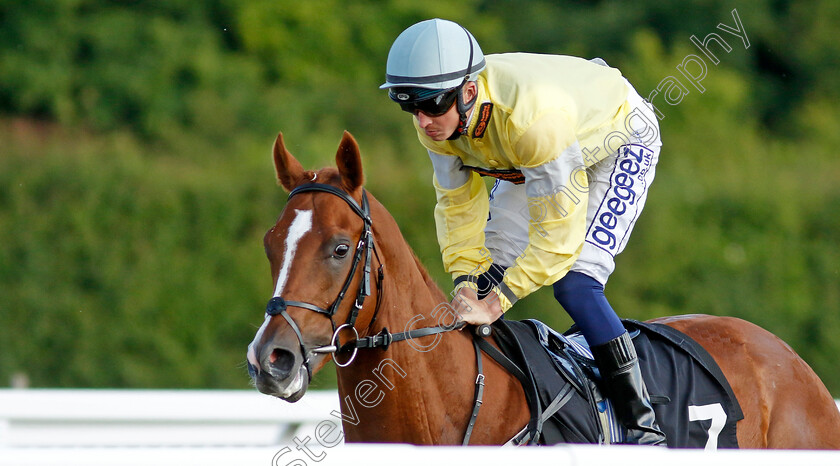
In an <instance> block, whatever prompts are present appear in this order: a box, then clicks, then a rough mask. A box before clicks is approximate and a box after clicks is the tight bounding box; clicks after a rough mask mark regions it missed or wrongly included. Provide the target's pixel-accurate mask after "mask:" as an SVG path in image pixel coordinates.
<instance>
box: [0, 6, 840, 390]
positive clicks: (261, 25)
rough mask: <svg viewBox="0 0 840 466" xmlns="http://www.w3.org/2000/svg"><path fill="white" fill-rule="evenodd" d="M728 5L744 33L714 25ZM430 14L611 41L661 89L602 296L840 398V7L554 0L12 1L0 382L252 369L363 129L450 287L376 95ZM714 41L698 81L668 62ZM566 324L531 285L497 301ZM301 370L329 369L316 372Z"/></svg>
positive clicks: (419, 189)
mask: <svg viewBox="0 0 840 466" xmlns="http://www.w3.org/2000/svg"><path fill="white" fill-rule="evenodd" d="M733 10H735V11H736V13H737V15H738V17H739V18H740V20H741V21H742V24H743V30H744V32H745V33H746V36H747V40H748V41H749V47H746V46H745V44H744V42H743V41H742V40H741V39H739V38H738V37H736V36H735V35H732V34H730V33H727V32H725V31H723V30H721V29H718V28H717V26H718V25H719V24H721V23H722V24H724V25H728V26H730V27H735V21H734V19H733V13H732V12H733ZM431 17H445V18H448V19H452V20H455V21H458V22H460V23H462V24H464V25H465V26H466V27H468V28H469V29H470V30H471V31H472V32H473V33H474V34H475V35H476V36H477V38H478V40H479V41H480V43H481V44H482V47H483V49H484V51H485V53H495V52H506V51H531V52H542V53H559V54H569V55H578V56H583V57H594V56H599V57H602V58H604V59H605V60H606V61H607V62H609V63H610V64H611V65H612V66H616V67H618V68H620V69H621V70H622V72H623V73H624V74H625V76H627V77H628V79H630V81H631V82H633V83H634V85H635V87H636V88H637V89H638V90H639V91H640V92H641V93H642V94H643V95H648V94H649V93H650V92H651V91H653V90H654V89H655V88H656V87H657V85H659V84H660V83H661V82H662V81H663V80H664V79H666V78H667V77H669V76H670V77H673V78H676V79H679V80H680V81H681V82H682V83H683V84H684V85H685V86H686V89H688V90H689V94H688V95H686V96H685V97H684V98H683V99H682V101H681V102H680V103H679V104H676V105H669V104H668V103H666V102H665V101H664V99H663V96H662V95H660V96H659V97H657V98H656V99H658V100H655V102H654V103H656V104H657V107H658V108H659V109H660V111H662V113H663V117H664V118H663V119H662V121H661V126H662V131H663V138H662V139H663V142H664V146H663V151H662V154H661V159H660V164H659V167H658V169H657V176H656V181H655V183H654V184H653V186H652V190H651V191H650V197H649V200H648V205H647V207H646V210H645V215H643V216H642V218H641V220H640V222H639V224H638V226H637V228H636V231H635V233H634V235H633V240H632V241H631V242H630V244H629V247H628V248H627V250H626V251H625V253H624V254H622V255H621V256H619V259H618V261H617V262H618V267H617V271H616V272H615V274H614V275H613V276H612V278H611V280H610V283H609V285H608V287H607V294H608V296H609V298H610V300H611V302H612V304H613V305H614V307H615V308H616V310H617V311H618V312H619V314H621V315H622V316H625V317H630V318H636V319H646V318H652V317H657V316H664V315H672V314H684V313H709V314H716V315H731V316H738V317H742V318H745V319H748V320H750V321H753V322H755V323H757V324H759V325H762V326H763V327H765V328H767V329H769V330H770V331H772V332H774V333H776V334H777V335H779V336H780V337H781V338H783V339H784V340H785V341H787V342H788V343H789V344H790V345H791V346H792V347H793V348H794V349H795V350H796V351H797V352H799V354H800V355H802V356H803V357H804V358H805V360H806V361H808V362H809V364H811V365H812V367H814V369H815V370H816V371H817V373H818V374H819V375H820V376H821V377H822V378H823V380H824V381H825V382H826V384H827V385H828V386H829V388H830V389H831V391H832V392H833V393H834V395H835V396H840V373H838V363H837V360H836V355H837V354H840V335H838V334H840V244H838V242H839V241H838V240H840V217H838V207H839V206H840V183H838V180H840V160H839V159H838V158H837V156H836V148H837V147H838V146H840V131H838V128H840V112H838V110H837V106H836V103H837V102H838V97H840V95H838V94H840V88H838V86H837V83H838V82H840V41H838V40H836V37H835V35H836V34H835V32H836V30H837V26H838V25H840V3H838V2H835V1H831V0H823V1H812V2H794V1H766V0H765V1H760V0H758V1H744V0H728V1H702V2H701V1H695V2H676V1H667V2H662V1H658V0H657V1H654V0H642V1H635V2H623V1H617V0H615V1H577V2H571V1H557V0H530V1H527V2H525V1H521V2H516V1H510V0H495V1H494V0H485V1H479V0H468V1H452V0H446V1H443V0H430V1H426V2H416V1H407V0H388V1H373V0H360V1H354V2H339V1H335V0H310V1H306V2H298V1H285V0H257V1H234V0H207V1H188V0H169V1H165V2H163V1H153V0H122V1H118V0H111V1H106V0H29V1H27V2H21V1H17V0H0V154H2V155H0V386H2V385H8V384H10V383H11V380H12V378H15V377H17V378H21V377H25V378H28V380H29V383H30V385H31V386H35V387H148V388H152V387H183V388H187V387H189V388H198V387H205V388H247V387H248V386H249V380H248V376H247V373H246V371H245V369H244V363H243V361H244V356H245V349H246V345H247V344H248V343H249V342H250V340H251V338H252V337H253V334H254V332H255V329H256V327H257V326H258V325H259V324H260V322H261V321H262V316H263V309H264V305H265V302H266V300H267V298H268V297H269V296H270V294H271V291H272V284H271V283H270V276H269V270H268V262H267V261H266V259H265V257H264V253H263V250H262V235H263V234H264V232H265V231H266V230H267V229H268V228H269V227H270V226H271V225H273V222H274V220H275V219H276V217H277V215H278V214H279V212H280V211H281V209H282V207H283V204H284V202H285V195H284V193H283V192H282V190H281V189H280V188H278V187H277V186H276V185H275V182H274V178H273V168H272V165H271V161H270V150H271V145H272V142H273V140H274V137H275V136H276V134H277V132H278V131H283V133H284V135H285V138H286V141H287V144H288V145H289V147H290V150H291V151H292V152H293V153H294V154H295V155H296V156H297V157H298V158H299V159H301V160H302V162H303V163H304V165H305V166H307V167H310V168H317V167H320V166H324V165H328V164H332V161H333V158H334V154H335V150H336V147H337V144H338V142H339V140H340V138H341V132H342V131H343V130H345V129H347V130H349V131H351V132H352V133H353V134H354V135H355V136H356V138H357V140H358V141H359V144H360V146H361V148H362V151H363V160H364V162H365V164H366V165H365V168H366V173H367V179H368V182H367V186H368V189H369V190H370V191H371V192H372V193H373V194H374V195H375V196H377V198H379V199H380V200H381V201H382V202H383V203H384V204H385V205H386V206H387V207H389V209H390V210H391V212H392V213H393V215H394V216H395V217H396V219H397V221H398V222H399V224H400V226H401V227H402V229H403V232H404V234H405V236H406V238H407V239H408V241H409V243H410V244H411V245H412V246H413V247H414V249H415V250H416V252H417V254H418V255H419V256H420V258H421V260H422V261H423V262H424V263H425V264H426V266H427V267H428V268H429V270H430V271H431V273H432V274H433V276H434V277H435V278H436V280H437V281H438V283H440V284H441V286H443V287H444V288H445V289H447V290H448V289H449V287H450V285H449V280H448V278H447V277H446V275H445V274H444V273H443V272H442V267H441V263H440V257H439V252H438V248H437V243H436V240H435V234H434V224H433V218H432V210H433V207H434V192H433V190H432V188H431V167H430V164H429V162H428V159H427V157H426V155H425V151H424V150H423V149H422V148H421V146H420V145H419V144H418V143H417V141H416V138H415V136H414V134H413V129H412V128H411V124H410V117H409V116H408V115H406V114H404V113H402V112H400V111H399V109H398V108H397V106H396V105H393V104H392V103H391V102H390V101H389V100H388V98H387V96H386V95H385V93H384V92H382V91H380V90H379V89H378V85H379V84H380V83H381V81H382V80H383V77H384V69H385V59H386V57H387V52H388V48H389V47H390V44H391V42H392V41H393V39H394V38H395V37H396V36H397V35H398V34H399V32H400V31H402V30H403V29H404V28H405V27H407V26H409V25H410V24H413V23H414V22H416V21H419V20H422V19H427V18H431ZM713 32H714V33H717V34H719V35H720V37H721V38H723V39H724V40H725V41H726V42H727V43H728V45H730V46H731V50H730V51H729V52H726V51H724V50H723V49H722V48H717V47H718V46H717V45H714V44H713V45H711V46H710V47H711V48H712V50H715V51H717V56H718V58H719V59H720V62H719V63H718V64H717V65H714V64H712V63H711V61H710V60H708V59H706V60H705V63H706V65H707V74H706V76H705V78H704V80H703V81H702V86H703V87H704V92H700V91H698V90H697V89H696V88H694V87H692V86H691V85H690V84H689V83H688V81H687V80H686V79H685V78H684V76H683V75H682V74H680V73H679V71H678V69H677V66H678V65H681V64H682V62H683V60H684V59H685V58H686V57H688V56H689V55H692V54H694V55H698V56H700V57H701V58H707V57H705V56H703V54H702V53H700V52H699V51H698V49H697V48H696V47H695V46H694V45H693V44H692V42H691V39H690V38H691V36H692V35H694V36H696V37H698V38H699V39H701V40H702V39H703V38H705V37H706V36H707V34H710V33H713ZM511 313H512V315H513V316H514V317H516V318H525V317H537V318H540V319H542V320H544V321H546V322H548V323H549V324H551V325H553V326H555V327H556V328H559V329H564V328H566V327H567V326H568V325H569V324H570V321H569V319H568V317H567V316H566V314H565V313H564V312H563V311H562V309H561V308H560V307H559V306H558V305H557V304H556V302H554V301H553V299H552V297H551V293H550V290H542V291H540V292H538V293H537V294H536V295H534V296H532V297H529V298H528V299H527V300H524V301H522V302H521V303H520V304H518V305H517V306H516V308H515V309H514V310H513V311H511ZM325 372H326V373H327V375H325V376H322V377H320V378H319V379H318V380H317V381H316V385H317V386H319V387H329V386H331V384H332V383H333V381H332V379H331V377H330V376H329V373H330V372H332V371H329V370H327V371H325Z"/></svg>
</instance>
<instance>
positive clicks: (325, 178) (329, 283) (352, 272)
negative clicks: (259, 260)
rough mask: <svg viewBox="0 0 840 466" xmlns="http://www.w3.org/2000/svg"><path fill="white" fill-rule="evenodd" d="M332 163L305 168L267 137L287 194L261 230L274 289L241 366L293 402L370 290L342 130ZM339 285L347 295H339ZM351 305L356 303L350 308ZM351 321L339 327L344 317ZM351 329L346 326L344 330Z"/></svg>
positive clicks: (361, 206) (367, 252)
mask: <svg viewBox="0 0 840 466" xmlns="http://www.w3.org/2000/svg"><path fill="white" fill-rule="evenodd" d="M336 164H337V166H338V170H336V169H335V168H325V169H323V170H320V171H318V172H313V171H305V170H304V169H303V167H302V166H301V164H300V162H298V161H297V160H296V159H295V158H294V157H293V156H292V154H290V153H289V151H288V150H286V147H285V145H284V144H283V137H282V134H280V135H278V136H277V141H276V142H275V144H274V166H275V169H276V172H277V180H278V181H279V183H280V184H281V185H282V186H283V188H284V189H286V190H287V191H289V192H290V193H291V194H290V196H289V201H288V203H287V204H286V207H285V209H284V210H283V212H282V213H281V215H280V218H279V219H278V220H277V223H276V224H275V225H274V227H272V228H271V229H270V230H268V232H267V233H266V235H265V238H264V243H265V251H266V255H267V256H268V260H269V263H270V265H271V275H272V279H273V282H274V284H275V285H274V297H273V298H272V299H271V300H270V301H269V304H268V306H267V308H266V317H265V321H264V322H263V324H262V326H261V327H260V329H259V330H258V331H257V334H256V336H255V337H254V340H253V341H252V342H251V344H250V345H249V346H248V354H247V360H248V369H249V372H250V374H251V376H252V377H253V378H254V382H255V385H256V387H257V389H258V390H259V391H261V392H263V393H265V394H269V395H274V396H277V397H280V398H283V399H285V400H287V401H290V402H294V401H297V400H298V399H300V397H302V396H303V394H304V393H305V392H306V389H307V387H308V385H309V381H310V378H311V375H312V373H314V372H316V371H317V370H318V369H320V368H321V367H322V366H323V365H324V364H325V363H326V362H327V360H328V358H329V354H330V353H331V349H330V346H331V345H332V346H333V349H334V346H335V345H337V344H338V343H337V341H334V340H337V339H336V338H335V334H336V332H337V330H336V329H339V330H340V331H341V332H342V335H351V336H352V332H354V331H355V329H354V328H353V327H359V328H365V327H363V325H365V324H370V320H371V316H370V315H368V314H370V313H365V312H362V313H361V314H360V316H359V317H358V323H357V322H356V320H357V316H356V314H357V313H359V312H360V310H361V308H362V307H365V308H367V307H369V306H364V299H365V297H366V296H367V295H369V294H370V275H371V274H370V267H371V251H372V249H373V244H372V238H371V229H370V226H371V225H370V223H371V222H370V216H369V208H368V202H367V196H366V194H365V192H364V190H363V189H362V183H363V180H364V177H363V174H362V165H361V158H360V156H359V147H358V145H357V144H356V141H355V140H354V139H353V137H352V136H351V135H350V133H347V132H345V133H344V137H343V138H342V140H341V144H340V145H339V148H338V153H337V154H336ZM345 293H346V296H345ZM357 306H358V308H357ZM345 323H347V324H350V325H349V326H346V327H344V328H343V329H342V327H343V324H345ZM344 332H350V333H344Z"/></svg>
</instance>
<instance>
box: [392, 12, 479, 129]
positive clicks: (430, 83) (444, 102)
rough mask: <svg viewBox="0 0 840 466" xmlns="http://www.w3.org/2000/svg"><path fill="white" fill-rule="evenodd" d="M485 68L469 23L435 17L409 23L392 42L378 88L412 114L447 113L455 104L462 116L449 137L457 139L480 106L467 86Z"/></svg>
mask: <svg viewBox="0 0 840 466" xmlns="http://www.w3.org/2000/svg"><path fill="white" fill-rule="evenodd" d="M485 66H486V64H485V61H484V53H482V51H481V47H479V45H478V41H476V40H475V37H473V35H472V34H470V32H469V31H467V29H466V28H465V27H463V26H461V25H460V24H457V23H453V22H452V21H447V20H444V19H438V18H435V19H430V20H426V21H421V22H419V23H417V24H415V25H413V26H411V27H409V28H408V29H406V30H405V31H403V32H402V33H401V34H400V35H399V36H398V37H397V39H396V40H395V41H394V44H393V45H391V50H390V52H388V63H387V65H386V67H385V84H383V85H381V86H379V88H380V89H388V96H389V97H390V98H391V100H393V101H394V102H397V103H399V104H400V107H402V109H403V110H405V111H407V112H412V113H414V112H415V111H417V110H420V111H423V112H425V113H427V114H430V115H437V114H442V113H443V112H444V111H446V110H447V109H449V108H450V107H451V105H452V103H453V102H454V103H455V104H456V105H457V109H458V115H459V120H460V123H459V125H458V129H457V130H456V131H455V133H453V134H452V136H450V139H454V138H457V137H458V136H460V135H461V134H465V133H466V123H467V112H468V111H469V110H470V109H471V108H472V107H473V105H474V104H475V99H472V100H471V101H470V102H464V99H463V92H462V91H463V87H464V84H466V83H467V82H468V81H475V80H476V79H477V77H478V74H479V73H480V72H481V71H482V70H484V68H485Z"/></svg>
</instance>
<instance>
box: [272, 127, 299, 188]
mask: <svg viewBox="0 0 840 466" xmlns="http://www.w3.org/2000/svg"><path fill="white" fill-rule="evenodd" d="M274 170H275V171H276V172H277V182H278V183H280V185H281V186H283V188H284V189H285V190H286V191H291V190H292V189H294V188H295V187H296V186H297V185H299V184H300V183H301V181H302V180H303V178H304V173H303V166H302V165H301V164H300V162H298V161H297V159H296V158H295V156H293V155H292V154H291V153H289V151H288V150H286V145H285V144H283V133H278V134H277V140H276V141H274Z"/></svg>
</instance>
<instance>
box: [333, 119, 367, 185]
mask: <svg viewBox="0 0 840 466" xmlns="http://www.w3.org/2000/svg"><path fill="white" fill-rule="evenodd" d="M335 163H336V165H337V166H338V172H339V173H340V174H341V183H342V184H343V185H344V189H346V190H347V192H350V193H352V192H353V191H355V190H356V189H358V188H360V187H361V186H362V184H364V182H365V175H364V173H362V156H361V155H360V154H359V145H358V144H357V143H356V140H355V139H353V136H352V135H351V134H350V133H348V132H347V131H345V132H344V137H342V138H341V144H339V145H338V152H337V153H336V154H335Z"/></svg>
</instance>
